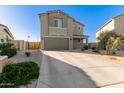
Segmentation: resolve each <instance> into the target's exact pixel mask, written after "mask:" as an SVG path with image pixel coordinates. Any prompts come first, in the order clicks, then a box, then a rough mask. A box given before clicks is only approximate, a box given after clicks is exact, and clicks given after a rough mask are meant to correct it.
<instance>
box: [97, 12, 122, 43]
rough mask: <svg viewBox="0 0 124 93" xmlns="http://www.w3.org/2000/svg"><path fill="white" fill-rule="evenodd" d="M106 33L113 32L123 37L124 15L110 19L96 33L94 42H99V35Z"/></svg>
mask: <svg viewBox="0 0 124 93" xmlns="http://www.w3.org/2000/svg"><path fill="white" fill-rule="evenodd" d="M106 31H114V32H116V33H118V34H122V35H124V14H121V15H118V16H115V17H113V18H111V19H110V20H109V21H108V22H106V23H105V24H104V25H103V26H101V27H100V28H99V29H98V30H97V31H96V42H99V41H98V40H97V38H98V37H99V35H100V33H102V32H106Z"/></svg>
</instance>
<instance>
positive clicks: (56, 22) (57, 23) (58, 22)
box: [54, 19, 62, 28]
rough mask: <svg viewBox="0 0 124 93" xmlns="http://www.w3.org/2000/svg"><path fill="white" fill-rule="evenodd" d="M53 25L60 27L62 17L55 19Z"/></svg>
mask: <svg viewBox="0 0 124 93" xmlns="http://www.w3.org/2000/svg"><path fill="white" fill-rule="evenodd" d="M54 26H55V27H60V28H62V19H55V25H54Z"/></svg>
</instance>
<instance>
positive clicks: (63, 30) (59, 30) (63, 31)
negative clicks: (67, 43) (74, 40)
mask: <svg viewBox="0 0 124 93" xmlns="http://www.w3.org/2000/svg"><path fill="white" fill-rule="evenodd" d="M49 35H63V36H66V35H67V28H58V27H49Z"/></svg>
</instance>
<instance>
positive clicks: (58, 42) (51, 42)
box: [44, 38, 69, 50]
mask: <svg viewBox="0 0 124 93" xmlns="http://www.w3.org/2000/svg"><path fill="white" fill-rule="evenodd" d="M44 46H45V49H46V50H68V47H69V39H68V38H44Z"/></svg>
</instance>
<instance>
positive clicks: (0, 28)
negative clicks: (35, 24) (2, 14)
mask: <svg viewBox="0 0 124 93" xmlns="http://www.w3.org/2000/svg"><path fill="white" fill-rule="evenodd" d="M4 29H6V30H8V28H6V27H4V26H0V42H1V39H4V41H5V42H6V39H7V37H8V39H9V40H13V38H12V37H11V36H10V35H9V34H8V33H7V32H6V31H5V30H4Z"/></svg>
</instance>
